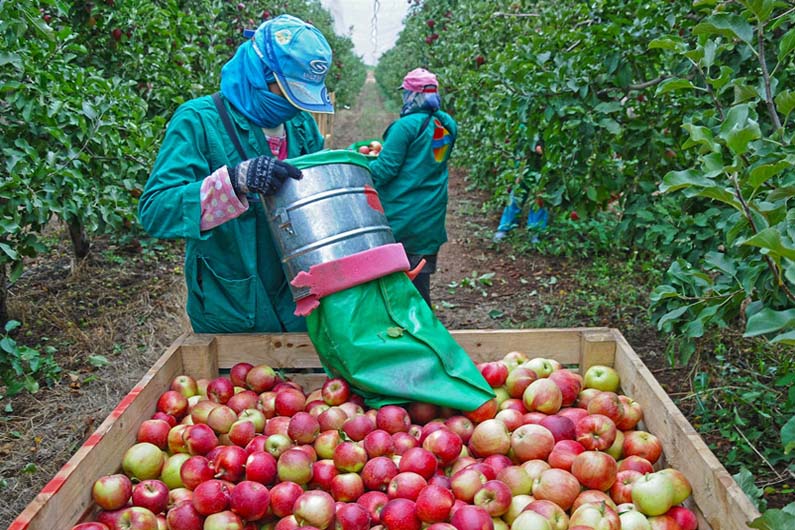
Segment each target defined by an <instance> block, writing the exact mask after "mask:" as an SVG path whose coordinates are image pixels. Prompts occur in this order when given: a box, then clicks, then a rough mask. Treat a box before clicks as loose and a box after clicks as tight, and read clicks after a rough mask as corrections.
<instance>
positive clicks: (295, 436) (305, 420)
mask: <svg viewBox="0 0 795 530" xmlns="http://www.w3.org/2000/svg"><path fill="white" fill-rule="evenodd" d="M318 434H320V424H319V423H318V420H317V419H316V418H315V417H314V416H312V415H311V414H309V413H308V412H297V413H296V414H295V415H294V416H293V417H292V418H290V423H289V424H288V425H287V436H289V437H290V439H291V440H292V441H293V442H295V443H297V444H311V443H313V442H314V441H315V438H317V435H318Z"/></svg>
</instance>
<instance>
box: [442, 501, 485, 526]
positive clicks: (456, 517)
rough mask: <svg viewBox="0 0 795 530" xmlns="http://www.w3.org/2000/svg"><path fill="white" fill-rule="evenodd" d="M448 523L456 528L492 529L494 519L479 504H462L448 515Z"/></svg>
mask: <svg viewBox="0 0 795 530" xmlns="http://www.w3.org/2000/svg"><path fill="white" fill-rule="evenodd" d="M450 524H452V525H453V526H454V527H456V529H457V530H494V521H492V519H491V515H489V513H488V511H486V509H485V508H483V507H481V506H471V505H465V506H462V507H461V508H460V509H459V510H456V511H455V513H453V516H452V517H450Z"/></svg>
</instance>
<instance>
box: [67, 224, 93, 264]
mask: <svg viewBox="0 0 795 530" xmlns="http://www.w3.org/2000/svg"><path fill="white" fill-rule="evenodd" d="M66 224H67V225H68V226H69V237H70V238H72V248H73V249H74V251H75V257H76V258H77V259H83V258H85V257H86V256H88V251H89V250H91V242H90V241H89V240H88V237H86V232H85V230H83V223H81V222H80V220H79V219H70V220H68V221H67V222H66Z"/></svg>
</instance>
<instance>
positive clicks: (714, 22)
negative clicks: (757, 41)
mask: <svg viewBox="0 0 795 530" xmlns="http://www.w3.org/2000/svg"><path fill="white" fill-rule="evenodd" d="M693 34H694V35H715V34H717V35H723V36H724V37H730V38H731V37H736V38H738V39H740V40H742V41H745V42H751V40H753V38H754V28H753V26H751V24H749V23H748V22H747V21H746V20H745V19H744V18H743V17H741V16H740V15H734V14H729V13H718V14H717V15H712V16H710V17H707V18H705V19H704V22H702V23H701V24H696V25H695V26H694V27H693Z"/></svg>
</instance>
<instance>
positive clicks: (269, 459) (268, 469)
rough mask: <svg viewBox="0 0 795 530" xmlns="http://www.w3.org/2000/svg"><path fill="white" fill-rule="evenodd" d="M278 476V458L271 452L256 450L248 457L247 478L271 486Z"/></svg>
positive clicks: (246, 465)
mask: <svg viewBox="0 0 795 530" xmlns="http://www.w3.org/2000/svg"><path fill="white" fill-rule="evenodd" d="M277 476H278V474H277V468H276V458H274V457H273V455H271V454H270V453H267V452H265V451H254V452H252V453H250V454H249V455H248V457H247V458H246V464H245V477H246V480H249V481H253V482H259V483H260V484H263V485H265V486H271V485H273V484H274V483H275V482H276V478H277Z"/></svg>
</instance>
